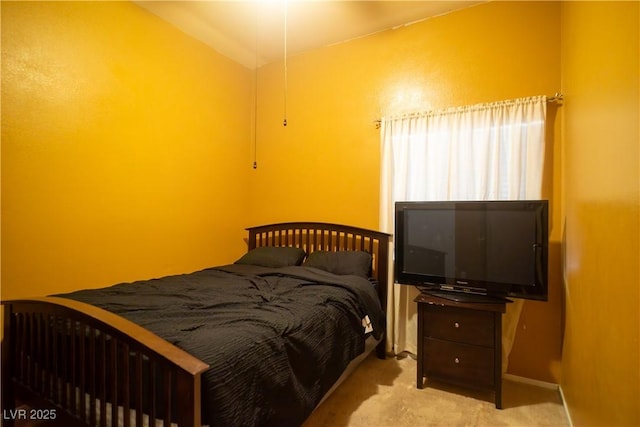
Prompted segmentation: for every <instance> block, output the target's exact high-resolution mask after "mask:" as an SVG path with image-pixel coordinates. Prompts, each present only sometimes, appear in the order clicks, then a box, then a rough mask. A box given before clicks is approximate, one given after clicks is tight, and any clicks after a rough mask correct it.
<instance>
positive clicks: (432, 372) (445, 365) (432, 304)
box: [415, 292, 506, 409]
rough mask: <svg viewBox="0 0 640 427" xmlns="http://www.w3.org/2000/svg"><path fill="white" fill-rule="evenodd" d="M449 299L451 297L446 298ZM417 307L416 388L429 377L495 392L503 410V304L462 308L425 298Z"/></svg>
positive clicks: (468, 304) (458, 303) (464, 305)
mask: <svg viewBox="0 0 640 427" xmlns="http://www.w3.org/2000/svg"><path fill="white" fill-rule="evenodd" d="M447 295H449V294H448V293H447ZM415 302H417V303H418V360H417V362H418V366H417V387H418V388H424V386H425V381H424V380H425V377H426V378H427V381H429V380H440V381H443V382H447V383H450V384H454V385H457V386H462V387H471V388H477V389H483V390H491V391H493V392H494V395H495V405H496V408H498V409H502V313H504V312H505V311H506V304H505V302H504V301H502V302H495V301H493V302H486V301H485V302H482V303H477V302H466V301H465V302H463V301H452V300H450V299H446V298H440V297H439V296H436V295H434V293H432V292H430V293H424V292H423V293H421V294H420V295H418V296H417V297H416V299H415Z"/></svg>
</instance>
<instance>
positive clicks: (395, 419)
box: [303, 355, 570, 427]
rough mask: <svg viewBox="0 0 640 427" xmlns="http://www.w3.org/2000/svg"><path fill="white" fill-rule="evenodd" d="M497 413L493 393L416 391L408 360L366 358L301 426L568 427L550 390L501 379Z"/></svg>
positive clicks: (439, 387)
mask: <svg viewBox="0 0 640 427" xmlns="http://www.w3.org/2000/svg"><path fill="white" fill-rule="evenodd" d="M502 404H503V408H504V409H502V410H500V409H496V408H495V404H494V401H493V393H486V392H475V391H468V390H466V389H462V388H456V387H452V386H447V385H444V384H428V385H427V386H426V387H425V388H424V389H418V388H417V387H416V361H415V360H414V359H412V358H411V357H405V358H402V359H396V358H387V359H386V360H380V359H377V358H376V357H375V355H371V356H369V357H368V358H367V359H366V360H365V361H363V363H362V364H361V365H360V366H359V367H358V368H357V369H356V370H355V372H353V374H352V375H351V376H350V377H349V378H347V379H346V380H345V381H344V383H343V384H342V385H341V386H340V387H338V388H337V389H336V390H335V391H334V392H333V394H332V395H331V396H330V397H329V398H328V399H327V400H326V401H325V402H324V403H323V404H322V405H320V407H318V408H317V409H316V411H315V412H314V413H313V414H312V415H311V416H310V417H309V419H308V420H307V421H306V422H305V424H304V425H303V427H323V426H326V427H329V426H330V427H340V426H354V427H355V426H380V427H386V426H569V425H570V423H569V420H568V419H567V416H566V412H565V409H564V407H563V404H562V399H561V397H560V393H559V392H558V390H556V389H552V388H545V387H539V386H535V385H530V384H524V383H521V382H514V381H510V380H503V386H502Z"/></svg>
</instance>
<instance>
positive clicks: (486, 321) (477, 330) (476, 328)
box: [422, 306, 494, 347]
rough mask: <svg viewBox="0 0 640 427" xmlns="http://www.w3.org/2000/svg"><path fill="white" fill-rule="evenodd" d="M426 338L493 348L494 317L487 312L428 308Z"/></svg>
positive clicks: (425, 325) (425, 326) (426, 312)
mask: <svg viewBox="0 0 640 427" xmlns="http://www.w3.org/2000/svg"><path fill="white" fill-rule="evenodd" d="M422 321H423V322H424V323H423V327H424V336H425V337H431V338H437V339H442V340H447V341H455V342H459V343H465V344H473V345H481V346H485V347H493V345H494V334H493V331H494V327H493V326H494V325H493V323H494V316H493V313H491V312H487V311H476V310H465V309H456V308H452V307H447V308H444V307H438V306H433V307H428V308H426V311H425V316H424V317H423V320H422Z"/></svg>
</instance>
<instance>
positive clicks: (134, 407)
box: [2, 297, 208, 427]
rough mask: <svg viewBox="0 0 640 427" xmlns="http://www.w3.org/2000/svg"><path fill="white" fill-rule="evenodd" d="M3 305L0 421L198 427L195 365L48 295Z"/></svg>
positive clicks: (105, 315)
mask: <svg viewBox="0 0 640 427" xmlns="http://www.w3.org/2000/svg"><path fill="white" fill-rule="evenodd" d="M3 308H4V331H3V332H4V334H3V341H2V414H3V423H7V424H9V425H10V424H12V423H13V422H14V421H17V420H31V421H46V420H50V421H53V420H55V421H57V422H58V423H57V424H58V425H63V424H60V423H61V422H63V423H64V425H89V426H105V427H107V426H114V427H115V426H118V425H121V426H125V427H128V426H143V425H148V426H155V425H164V426H167V427H168V426H169V425H177V426H189V427H193V426H200V425H201V419H200V418H201V411H200V405H201V403H200V400H201V399H200V393H201V390H200V375H201V374H202V372H203V371H205V370H206V369H207V368H208V365H206V364H205V363H203V362H201V361H200V360H198V359H196V358H194V357H193V356H191V355H189V354H188V353H186V352H184V351H182V350H181V349H179V348H177V347H175V346H173V345H171V344H170V343H168V342H166V341H165V340H163V339H161V338H159V337H158V336H156V335H154V334H153V333H151V332H149V331H148V330H146V329H144V328H141V327H140V326H137V325H135V324H134V323H132V322H130V321H128V320H126V319H123V318H122V317H120V316H117V315H114V314H112V313H109V312H107V311H105V310H102V309H99V308H97V307H94V306H91V305H88V304H84V303H80V302H76V301H72V300H68V299H64V298H55V297H48V298H37V299H30V300H18V301H8V302H4V303H3ZM16 399H17V401H18V402H29V404H30V408H16ZM178 402H179V403H178ZM34 405H37V407H34Z"/></svg>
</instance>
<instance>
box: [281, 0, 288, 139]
mask: <svg viewBox="0 0 640 427" xmlns="http://www.w3.org/2000/svg"><path fill="white" fill-rule="evenodd" d="M287 9H288V7H287V2H286V1H285V2H284V120H283V122H282V125H283V126H285V127H286V126H287Z"/></svg>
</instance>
